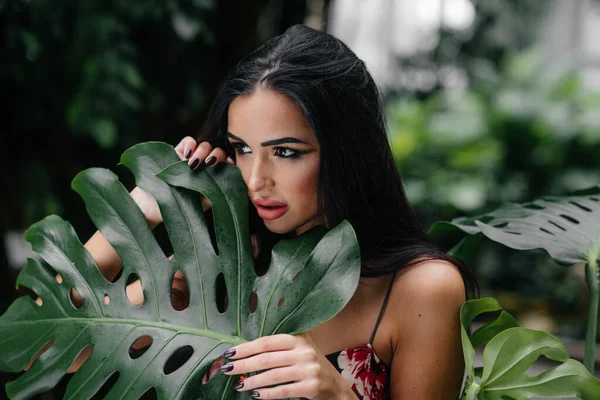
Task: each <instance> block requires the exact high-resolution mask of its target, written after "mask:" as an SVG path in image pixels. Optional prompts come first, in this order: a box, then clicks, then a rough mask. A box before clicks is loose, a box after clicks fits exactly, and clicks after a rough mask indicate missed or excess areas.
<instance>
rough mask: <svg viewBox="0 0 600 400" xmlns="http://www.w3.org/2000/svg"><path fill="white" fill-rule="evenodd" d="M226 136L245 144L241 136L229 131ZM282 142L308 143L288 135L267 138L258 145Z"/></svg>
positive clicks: (274, 144) (272, 144)
mask: <svg viewBox="0 0 600 400" xmlns="http://www.w3.org/2000/svg"><path fill="white" fill-rule="evenodd" d="M227 137H230V138H232V139H235V140H239V141H240V142H242V143H244V144H246V142H244V141H243V140H242V139H241V138H239V137H237V136H235V135H234V134H233V133H231V132H227ZM284 143H303V144H308V143H306V142H305V141H304V140H300V139H297V138H295V137H289V136H288V137H283V138H279V139H273V140H267V141H265V142H262V143H261V144H260V145H261V146H262V147H267V146H276V145H278V144H284Z"/></svg>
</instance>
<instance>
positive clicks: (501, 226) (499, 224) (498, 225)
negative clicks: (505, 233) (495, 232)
mask: <svg viewBox="0 0 600 400" xmlns="http://www.w3.org/2000/svg"><path fill="white" fill-rule="evenodd" d="M491 225H492V226H493V227H494V228H498V229H500V228H504V227H506V226H507V225H508V222H506V221H504V222H500V223H496V224H491Z"/></svg>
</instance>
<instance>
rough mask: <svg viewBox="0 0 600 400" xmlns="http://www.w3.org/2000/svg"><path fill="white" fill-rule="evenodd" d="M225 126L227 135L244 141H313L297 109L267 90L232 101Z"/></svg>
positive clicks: (313, 136) (286, 98)
mask: <svg viewBox="0 0 600 400" xmlns="http://www.w3.org/2000/svg"><path fill="white" fill-rule="evenodd" d="M227 125H228V130H229V132H231V133H233V134H234V135H236V136H238V137H240V138H241V139H244V140H245V141H252V140H254V139H257V140H264V139H274V138H277V137H281V136H293V137H297V138H299V139H302V140H304V141H306V142H309V143H311V142H313V143H316V141H317V139H316V137H315V134H314V132H313V130H312V128H311V127H310V125H309V123H308V121H306V118H304V114H303V113H302V111H301V109H300V107H298V105H296V104H295V103H294V102H293V101H292V100H290V99H289V98H288V97H287V96H284V95H282V94H280V93H277V92H274V91H272V90H268V89H257V90H255V91H254V92H252V93H251V94H249V95H244V96H238V97H236V98H235V99H233V101H232V102H231V104H230V105H229V112H228V115H227Z"/></svg>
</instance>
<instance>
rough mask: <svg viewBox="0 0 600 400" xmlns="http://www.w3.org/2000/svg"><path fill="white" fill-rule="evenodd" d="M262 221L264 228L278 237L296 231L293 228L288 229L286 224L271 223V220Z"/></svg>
mask: <svg viewBox="0 0 600 400" xmlns="http://www.w3.org/2000/svg"><path fill="white" fill-rule="evenodd" d="M263 221H264V223H265V227H266V228H267V229H268V230H269V231H271V232H273V233H276V234H278V235H285V234H286V233H290V232H292V231H294V230H295V229H296V228H295V227H290V226H289V225H287V224H281V223H278V221H273V220H271V221H265V220H263Z"/></svg>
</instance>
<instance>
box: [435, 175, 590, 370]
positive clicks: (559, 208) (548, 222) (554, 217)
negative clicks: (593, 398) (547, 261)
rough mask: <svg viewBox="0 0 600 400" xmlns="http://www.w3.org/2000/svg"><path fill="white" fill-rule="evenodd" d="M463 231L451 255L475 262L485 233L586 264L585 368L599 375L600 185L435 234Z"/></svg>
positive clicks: (446, 225) (442, 226)
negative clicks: (588, 296) (587, 302)
mask: <svg viewBox="0 0 600 400" xmlns="http://www.w3.org/2000/svg"><path fill="white" fill-rule="evenodd" d="M458 230H460V231H463V232H466V233H468V234H469V235H470V236H467V237H465V238H464V239H462V240H461V241H460V242H459V243H458V245H456V246H455V247H454V248H453V249H452V250H451V251H450V254H451V255H454V256H457V257H458V258H461V259H463V260H465V261H467V262H468V261H469V260H470V259H471V258H472V256H473V254H474V250H475V248H476V247H477V245H478V244H479V242H480V240H481V238H482V235H485V236H486V237H488V238H490V239H492V240H493V241H495V242H498V243H502V244H504V245H506V246H508V247H511V248H513V249H517V250H527V249H544V250H546V251H547V252H548V254H550V256H551V257H552V258H553V259H554V261H556V262H557V263H559V264H562V265H565V266H570V265H573V264H576V263H580V262H583V263H585V264H586V282H587V285H588V287H589V289H590V308H589V315H588V329H587V334H586V343H585V357H584V365H585V366H586V368H587V369H588V371H590V372H592V373H593V372H594V365H595V352H596V335H597V334H596V332H597V329H598V308H599V304H598V303H599V301H600V268H599V267H598V259H599V257H600V186H597V187H594V188H590V189H586V190H584V191H580V192H578V193H574V194H573V195H572V196H565V197H544V198H541V199H538V200H535V201H533V202H531V203H527V204H522V205H521V204H505V205H504V206H502V207H500V208H499V209H498V210H495V211H492V212H490V213H487V214H483V215H479V216H476V217H467V218H458V219H455V220H453V221H451V222H438V223H436V224H434V225H433V226H432V227H431V229H430V231H431V232H432V233H435V232H443V231H458Z"/></svg>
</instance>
